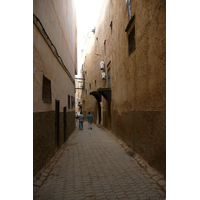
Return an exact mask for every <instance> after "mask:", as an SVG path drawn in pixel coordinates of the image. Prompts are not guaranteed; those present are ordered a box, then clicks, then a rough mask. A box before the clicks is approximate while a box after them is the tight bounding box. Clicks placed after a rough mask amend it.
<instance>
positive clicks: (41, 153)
mask: <svg viewBox="0 0 200 200" xmlns="http://www.w3.org/2000/svg"><path fill="white" fill-rule="evenodd" d="M66 114H67V117H66V119H67V120H66V124H67V132H66V133H67V138H68V137H69V136H70V135H71V133H72V132H73V131H74V130H75V118H74V116H75V112H67V113H66ZM63 115H64V114H63V112H60V114H59V147H61V146H62V144H63V143H64V120H63ZM55 151H56V145H55V111H49V112H36V113H33V176H35V175H36V174H37V172H38V171H39V170H40V169H41V168H42V167H43V166H44V165H45V164H46V163H48V161H49V160H50V159H51V158H52V157H53V155H54V154H55Z"/></svg>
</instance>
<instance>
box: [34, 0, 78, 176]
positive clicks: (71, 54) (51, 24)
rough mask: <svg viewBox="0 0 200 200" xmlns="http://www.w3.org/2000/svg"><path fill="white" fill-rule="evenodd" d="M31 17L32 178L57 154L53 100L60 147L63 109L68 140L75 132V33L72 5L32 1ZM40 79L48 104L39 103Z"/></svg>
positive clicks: (67, 2) (40, 94) (45, 0)
mask: <svg viewBox="0 0 200 200" xmlns="http://www.w3.org/2000/svg"><path fill="white" fill-rule="evenodd" d="M33 14H34V20H33V146H34V150H33V168H34V174H33V175H35V174H36V173H37V172H38V171H39V170H40V169H41V168H42V167H43V166H44V165H45V164H46V162H48V161H49V159H50V158H51V157H52V156H53V155H54V153H55V151H56V146H55V138H56V137H55V101H56V100H59V103H60V106H59V118H60V120H59V146H61V145H62V144H63V142H64V120H63V108H64V107H66V108H67V112H66V114H67V121H66V123H67V136H69V135H70V134H71V133H72V132H73V130H74V129H75V112H74V106H72V103H71V96H72V97H75V94H74V91H75V85H74V80H73V79H74V76H75V71H76V70H77V53H76V50H77V30H76V13H75V6H74V1H65V0H60V1H55V0H52V1H49V0H42V1H40V0H34V1H33ZM36 19H37V20H36ZM41 24H42V25H41ZM44 30H45V31H44ZM44 32H45V33H46V35H45V34H44ZM49 41H51V45H49V44H50V43H48V42H49ZM54 47H55V48H54ZM55 52H56V53H57V54H56V53H55ZM61 59H62V62H63V63H64V66H65V67H63V64H62V62H61ZM43 75H44V76H45V77H47V78H48V79H49V80H50V81H51V99H52V101H51V102H49V103H45V102H43V100H42V87H43ZM68 95H70V108H68Z"/></svg>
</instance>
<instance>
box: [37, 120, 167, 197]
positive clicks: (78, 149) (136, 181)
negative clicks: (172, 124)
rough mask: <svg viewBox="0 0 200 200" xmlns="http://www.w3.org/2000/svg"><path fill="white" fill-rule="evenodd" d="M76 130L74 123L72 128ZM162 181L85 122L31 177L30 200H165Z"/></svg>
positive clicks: (115, 141)
mask: <svg viewBox="0 0 200 200" xmlns="http://www.w3.org/2000/svg"><path fill="white" fill-rule="evenodd" d="M76 127H78V123H77V124H76ZM165 188H166V186H165V180H164V179H163V177H162V175H159V174H158V173H156V172H155V171H154V170H153V169H151V168H150V167H149V166H148V165H147V164H145V162H143V161H142V159H141V158H139V156H138V155H136V154H134V156H133V152H131V151H130V150H129V149H128V148H127V147H126V146H125V144H124V143H123V142H121V141H120V140H119V139H117V138H116V137H115V136H113V135H112V134H111V133H110V132H108V131H105V130H103V129H102V128H99V127H97V126H96V125H93V129H92V130H89V129H88V126H87V122H85V123H84V129H83V130H78V129H77V128H76V130H75V131H74V132H73V134H72V135H71V136H70V138H69V139H68V141H67V142H66V143H65V144H64V145H63V146H62V147H61V149H60V150H59V151H58V152H57V153H56V155H55V156H54V157H53V158H52V160H51V161H50V163H49V164H48V165H47V166H46V167H45V168H44V169H42V170H41V172H40V173H38V175H37V176H36V177H34V186H33V189H34V199H35V200H39V199H41V200H45V199H48V200H50V199H55V200H59V199H66V200H73V199H75V200H81V199H83V200H87V199H88V200H89V199H99V200H104V199H111V200H112V199H113V200H114V199H133V200H137V199H142V200H143V199H151V200H156V199H165V198H166V192H165Z"/></svg>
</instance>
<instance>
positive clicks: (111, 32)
mask: <svg viewBox="0 0 200 200" xmlns="http://www.w3.org/2000/svg"><path fill="white" fill-rule="evenodd" d="M110 28H111V34H112V21H111V22H110Z"/></svg>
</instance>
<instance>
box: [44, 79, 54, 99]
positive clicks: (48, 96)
mask: <svg viewBox="0 0 200 200" xmlns="http://www.w3.org/2000/svg"><path fill="white" fill-rule="evenodd" d="M42 100H43V102H45V103H51V102H52V99H51V81H50V80H49V79H48V78H46V77H45V76H44V75H43V84H42Z"/></svg>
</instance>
